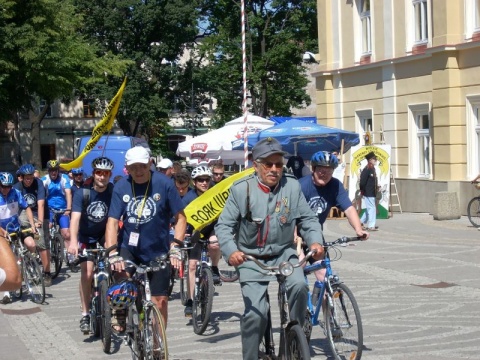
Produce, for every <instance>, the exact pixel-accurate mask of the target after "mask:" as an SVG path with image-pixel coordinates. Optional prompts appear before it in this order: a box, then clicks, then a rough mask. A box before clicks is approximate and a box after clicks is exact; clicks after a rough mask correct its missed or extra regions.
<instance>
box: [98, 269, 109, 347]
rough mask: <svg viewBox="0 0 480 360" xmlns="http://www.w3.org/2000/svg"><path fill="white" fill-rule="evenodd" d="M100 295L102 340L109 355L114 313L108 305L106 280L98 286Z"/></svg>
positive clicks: (101, 281)
mask: <svg viewBox="0 0 480 360" xmlns="http://www.w3.org/2000/svg"><path fill="white" fill-rule="evenodd" d="M98 291H99V293H100V295H99V296H100V299H99V301H98V303H99V312H98V314H99V315H100V316H101V318H100V337H101V339H102V347H103V352H104V353H106V354H108V353H109V352H110V348H111V346H112V327H111V323H112V311H111V309H110V306H109V305H108V303H107V291H108V282H107V280H106V279H103V280H100V284H98Z"/></svg>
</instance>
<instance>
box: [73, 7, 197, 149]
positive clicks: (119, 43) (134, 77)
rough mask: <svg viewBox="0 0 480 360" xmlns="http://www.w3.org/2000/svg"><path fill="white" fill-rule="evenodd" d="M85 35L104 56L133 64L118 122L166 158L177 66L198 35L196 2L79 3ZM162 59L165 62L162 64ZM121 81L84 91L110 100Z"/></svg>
mask: <svg viewBox="0 0 480 360" xmlns="http://www.w3.org/2000/svg"><path fill="white" fill-rule="evenodd" d="M75 3H76V6H77V11H78V12H79V13H80V14H82V16H83V18H84V19H85V21H84V26H83V29H82V33H83V34H84V35H85V36H86V37H87V38H88V39H90V40H91V41H93V42H95V43H97V44H99V46H100V48H101V50H102V52H110V53H112V54H118V55H122V56H123V57H125V58H128V59H130V60H132V65H131V66H129V68H128V72H127V75H128V82H127V86H126V89H125V93H124V95H123V99H122V102H121V104H120V109H119V113H118V116H117V120H118V122H119V125H120V126H121V128H122V129H123V131H124V132H125V134H128V135H134V136H135V135H137V134H139V133H142V134H143V135H145V136H146V137H147V139H148V141H149V144H150V147H151V149H152V152H153V153H154V154H158V153H162V154H164V153H165V151H166V149H167V146H166V144H167V142H166V135H167V133H168V131H169V127H168V113H169V112H170V110H171V109H172V107H173V102H174V97H175V95H176V94H175V88H176V79H177V75H178V71H179V69H178V68H177V67H175V66H172V64H174V63H175V61H177V60H178V59H179V58H180V56H181V55H182V54H183V50H184V48H185V46H187V45H188V44H191V43H192V42H193V41H194V39H195V36H196V35H197V26H196V24H197V10H196V8H195V1H191V0H170V1H144V0H76V2H75ZM162 60H163V61H162ZM118 87H119V80H118V79H110V78H109V79H108V81H107V84H106V86H104V85H101V86H99V85H92V86H89V87H87V88H86V89H85V96H87V97H101V98H111V97H112V96H113V95H114V94H115V92H116V91H117V89H118Z"/></svg>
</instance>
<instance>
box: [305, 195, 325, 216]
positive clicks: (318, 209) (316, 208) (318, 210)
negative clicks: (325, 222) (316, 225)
mask: <svg viewBox="0 0 480 360" xmlns="http://www.w3.org/2000/svg"><path fill="white" fill-rule="evenodd" d="M308 206H310V209H312V210H313V212H314V213H315V214H317V215H321V214H323V213H324V212H325V210H327V202H326V201H325V199H324V198H323V197H320V196H315V197H313V198H311V199H310V201H309V202H308Z"/></svg>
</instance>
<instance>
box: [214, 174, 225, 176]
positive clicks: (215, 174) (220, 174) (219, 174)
mask: <svg viewBox="0 0 480 360" xmlns="http://www.w3.org/2000/svg"><path fill="white" fill-rule="evenodd" d="M223 174H224V173H213V176H223Z"/></svg>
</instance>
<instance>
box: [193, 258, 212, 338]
mask: <svg viewBox="0 0 480 360" xmlns="http://www.w3.org/2000/svg"><path fill="white" fill-rule="evenodd" d="M213 292H214V287H213V274H212V269H210V268H209V267H203V268H202V269H201V274H200V276H199V284H195V295H194V297H193V314H192V320H193V331H194V332H195V334H197V335H201V334H203V332H204V331H205V329H206V328H207V325H208V323H209V322H210V315H211V314H212V303H213Z"/></svg>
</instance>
